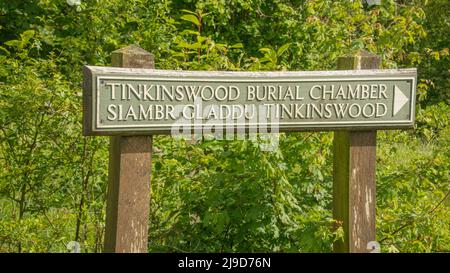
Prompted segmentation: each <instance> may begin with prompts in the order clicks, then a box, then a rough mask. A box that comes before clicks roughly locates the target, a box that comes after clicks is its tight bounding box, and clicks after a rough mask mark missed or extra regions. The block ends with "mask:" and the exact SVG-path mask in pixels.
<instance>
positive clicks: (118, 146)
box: [104, 46, 154, 253]
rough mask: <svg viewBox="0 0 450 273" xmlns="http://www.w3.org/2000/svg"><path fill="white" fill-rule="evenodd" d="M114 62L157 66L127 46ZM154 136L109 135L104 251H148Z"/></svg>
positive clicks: (116, 53)
mask: <svg viewBox="0 0 450 273" xmlns="http://www.w3.org/2000/svg"><path fill="white" fill-rule="evenodd" d="M112 65H113V66H123V67H137V68H154V57H153V55H152V54H150V53H148V52H147V51H145V50H143V49H141V48H139V47H136V46H128V47H125V48H123V49H120V50H117V51H114V52H113V53H112ZM151 158H152V136H113V137H111V138H110V154H109V174H108V198H107V208H106V231H105V242H104V252H143V253H145V252H147V241H148V213H149V204H150V178H151V166H152V163H151Z"/></svg>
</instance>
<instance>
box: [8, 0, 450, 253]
mask: <svg viewBox="0 0 450 273" xmlns="http://www.w3.org/2000/svg"><path fill="white" fill-rule="evenodd" d="M362 2H363V1H359V0H354V1H351V0H347V1H345V0H341V1H333V0H303V1H302V0H187V1H177V0H159V1H157V0H81V1H80V0H0V252H17V251H18V252H46V251H51V252H64V251H67V249H66V245H67V243H68V242H70V241H78V242H80V244H81V251H82V252H100V251H102V240H103V233H104V229H105V227H104V218H105V194H106V185H107V182H106V181H107V163H108V162H107V161H108V138H106V137H83V136H82V129H81V116H82V107H81V93H82V89H81V81H82V78H81V77H82V75H81V71H82V66H83V65H85V64H91V65H93V64H95V65H109V64H110V61H111V60H110V53H111V51H113V50H115V49H118V48H121V47H123V46H125V45H129V44H137V45H140V46H141V47H143V48H144V49H146V50H148V51H150V52H152V53H154V54H155V56H156V66H157V67H158V68H161V69H186V70H330V69H331V70H332V69H335V68H336V58H337V57H338V56H340V55H343V54H346V53H349V52H352V51H354V50H357V49H366V50H368V51H370V52H372V53H375V54H379V55H380V56H382V58H383V67H384V68H397V67H418V73H419V85H418V97H417V101H418V102H417V122H416V127H415V129H414V130H408V131H379V132H378V144H377V145H378V147H377V240H378V241H379V242H380V243H381V246H382V251H385V252H387V251H389V252H398V251H401V252H443V251H445V252H449V251H450V200H449V197H448V196H449V192H450V174H449V172H450V158H449V156H450V149H449V148H450V126H449V120H450V118H449V116H450V105H449V102H450V101H449V100H450V92H449V91H450V85H449V72H450V70H449V68H450V67H449V51H448V47H449V44H450V35H449V30H450V18H449V12H450V4H449V1H448V0H428V1H427V0H398V1H393V0H383V1H382V5H381V6H372V7H367V6H366V5H363V4H362ZM331 148H332V132H327V133H286V134H281V136H280V147H279V149H278V150H276V151H275V152H264V151H261V150H260V148H259V146H258V145H256V144H255V143H253V142H250V141H218V140H203V141H197V142H195V143H193V142H192V141H190V142H186V141H184V140H175V139H173V138H170V137H167V136H158V137H156V140H155V153H154V160H153V170H154V171H153V177H152V199H151V212H150V228H149V251H163V252H165V251H169V252H170V251H186V252H192V251H218V252H220V251H227V252H229V251H233V252H234V251H280V252H311V251H314V252H329V251H331V245H332V242H333V241H334V240H339V239H340V238H341V235H342V229H338V230H333V220H332V215H331V213H332V212H331V201H332V199H331V195H332V191H331V186H332V179H331V176H332V173H331V170H332V154H331Z"/></svg>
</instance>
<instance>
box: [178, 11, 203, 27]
mask: <svg viewBox="0 0 450 273" xmlns="http://www.w3.org/2000/svg"><path fill="white" fill-rule="evenodd" d="M181 19H183V20H185V21H188V22H191V23H193V24H194V25H196V26H200V21H199V20H198V18H197V16H195V15H191V14H186V15H183V16H181Z"/></svg>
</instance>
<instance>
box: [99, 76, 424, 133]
mask: <svg viewBox="0 0 450 273" xmlns="http://www.w3.org/2000/svg"><path fill="white" fill-rule="evenodd" d="M352 71H364V70H352ZM380 71H383V70H380ZM406 71H407V72H412V70H406ZM414 71H415V70H414ZM184 72H186V71H184ZM311 72H315V71H311ZM328 72H339V70H338V71H328ZM365 72H366V71H365ZM257 73H258V72H257ZM261 73H264V72H261ZM265 73H274V72H265ZM279 75H281V74H279ZM365 75H366V76H367V74H365ZM229 76H232V75H229ZM242 76H243V77H245V75H242ZM287 76H290V75H287ZM318 76H319V75H318ZM94 78H96V81H95V84H96V88H95V91H96V95H95V96H92V98H93V99H94V100H95V102H94V101H93V103H92V110H93V114H92V124H95V125H96V127H95V128H92V131H93V132H101V131H105V130H102V129H104V128H106V129H108V128H110V129H113V128H117V129H120V128H126V129H128V130H133V129H139V128H155V127H158V128H161V129H164V128H171V127H172V126H173V124H131V125H101V124H100V102H99V101H100V92H99V91H100V89H99V86H100V81H101V80H102V79H109V80H123V79H128V80H139V81H143V80H148V81H160V82H161V81H162V82H164V81H166V82H171V81H172V82H184V81H191V82H268V83H279V82H293V83H295V82H318V81H324V82H330V81H337V82H339V81H377V80H391V81H392V80H411V81H412V85H411V90H409V92H410V94H411V99H410V100H409V101H410V103H409V107H410V113H409V117H410V119H409V120H393V121H392V120H391V121H389V120H388V121H352V122H349V121H333V122H327V121H313V122H279V123H276V124H278V125H279V126H283V125H284V126H293V127H296V126H298V127H299V128H301V127H304V128H316V126H310V125H312V124H314V125H322V124H323V125H333V124H340V125H341V126H342V125H352V124H364V125H367V126H370V125H374V124H375V125H376V124H399V125H408V124H411V123H412V122H413V121H414V117H415V113H414V107H413V106H414V103H415V96H416V94H415V90H416V78H415V77H411V76H404V77H392V76H374V77H370V76H369V77H365V78H361V77H359V76H358V75H356V76H355V77H343V78H338V77H336V78H313V79H312V78H281V79H278V78H271V79H258V78H244V79H236V78H233V79H228V78H225V77H224V78H212V79H210V78H207V79H205V78H195V77H194V78H184V77H181V78H171V77H152V76H148V75H142V77H136V76H134V75H117V76H103V75H93V78H92V80H93V81H94ZM92 87H93V88H94V85H92ZM93 91H94V90H93ZM95 106H97V107H95ZM94 112H95V114H94ZM95 117H97V119H95ZM267 125H270V124H261V123H239V124H233V127H249V126H267ZM302 125H306V126H302ZM308 125H309V126H308ZM204 126H224V124H223V123H222V124H210V123H208V124H202V125H201V127H202V128H203V127H204ZM330 127H331V126H330Z"/></svg>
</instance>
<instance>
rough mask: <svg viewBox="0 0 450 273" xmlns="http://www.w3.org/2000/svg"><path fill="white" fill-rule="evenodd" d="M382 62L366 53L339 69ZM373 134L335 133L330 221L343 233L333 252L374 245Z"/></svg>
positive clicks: (373, 66) (344, 61)
mask: <svg viewBox="0 0 450 273" xmlns="http://www.w3.org/2000/svg"><path fill="white" fill-rule="evenodd" d="M380 65H381V59H380V57H378V56H376V55H372V54H370V53H367V52H359V53H357V54H354V55H351V56H344V57H341V58H339V60H338V69H377V68H380ZM376 134H377V133H376V131H374V130H372V131H336V132H335V133H334V151H333V153H334V163H333V179H334V180H333V218H334V219H335V220H336V221H338V223H340V225H342V227H343V229H344V240H343V241H338V242H336V243H335V245H334V251H335V252H369V250H368V249H367V243H368V242H370V241H375V213H376V202H375V196H376V195H375V190H376V185H375V163H376Z"/></svg>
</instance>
